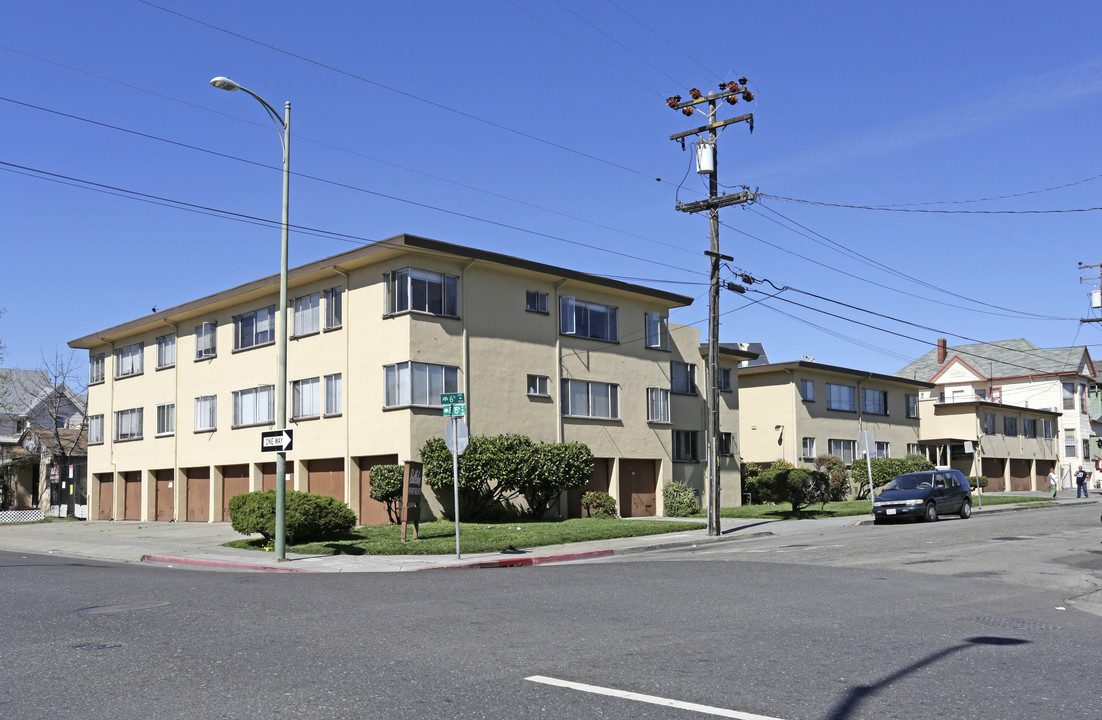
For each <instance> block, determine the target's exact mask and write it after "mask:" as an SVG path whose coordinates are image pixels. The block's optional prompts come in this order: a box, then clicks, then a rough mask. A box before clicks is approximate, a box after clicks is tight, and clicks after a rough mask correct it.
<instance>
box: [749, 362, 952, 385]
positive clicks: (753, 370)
mask: <svg viewBox="0 0 1102 720" xmlns="http://www.w3.org/2000/svg"><path fill="white" fill-rule="evenodd" d="M799 369H804V370H817V371H819V372H831V373H838V374H841V375H853V376H854V377H858V378H866V379H868V380H879V381H880V382H888V383H892V384H893V385H911V386H913V387H919V388H934V387H937V385H935V384H934V383H931V382H926V381H925V380H911V379H909V378H904V377H899V376H898V375H884V374H881V373H874V372H869V371H868V370H855V369H853V368H847V367H841V366H838V365H824V364H823V363H816V362H811V361H809V360H792V361H790V362H781V363H769V364H768V365H748V366H747V367H743V368H739V371H738V374H739V375H740V376H743V375H765V374H766V373H772V372H782V371H785V370H799Z"/></svg>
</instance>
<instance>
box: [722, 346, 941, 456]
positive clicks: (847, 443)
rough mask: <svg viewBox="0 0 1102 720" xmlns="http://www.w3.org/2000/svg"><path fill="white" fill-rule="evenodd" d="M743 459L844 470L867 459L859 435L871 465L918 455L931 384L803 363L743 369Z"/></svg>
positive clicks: (741, 438) (740, 419) (741, 379)
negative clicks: (868, 436)
mask: <svg viewBox="0 0 1102 720" xmlns="http://www.w3.org/2000/svg"><path fill="white" fill-rule="evenodd" d="M738 374H739V379H738V382H739V388H738V393H739V404H740V406H741V410H740V412H739V438H740V451H741V455H742V458H743V459H744V460H747V461H751V462H759V463H770V462H773V461H774V460H786V461H788V462H790V463H792V464H794V465H797V466H803V467H812V466H813V465H814V460H815V458H816V456H818V455H834V456H837V457H839V458H841V459H842V461H843V462H845V463H846V464H847V465H849V464H851V463H852V462H853V461H854V460H855V459H857V458H861V457H864V455H865V450H866V449H865V447H863V446H861V445H859V442H858V440H859V437H860V433H861V431H871V432H872V438H873V440H872V444H871V445H870V446H869V448H868V451H869V454H870V455H871V456H872V457H893V458H901V457H903V456H905V455H907V454H909V453H913V452H920V451H921V449H920V446H919V410H918V397H919V392H920V391H922V390H928V389H929V388H932V387H933V384H932V383H928V382H924V381H918V380H907V379H905V378H900V377H896V376H893V375H880V374H878V373H872V372H866V371H864V370H853V369H850V368H844V367H838V366H834V365H824V364H821V363H816V362H812V361H808V360H799V361H794V362H783V363H770V364H766V365H750V366H747V367H741V368H739V371H738Z"/></svg>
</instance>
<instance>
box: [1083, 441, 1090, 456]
mask: <svg viewBox="0 0 1102 720" xmlns="http://www.w3.org/2000/svg"><path fill="white" fill-rule="evenodd" d="M1090 456H1091V441H1090V440H1084V441H1083V459H1085V460H1089V459H1090Z"/></svg>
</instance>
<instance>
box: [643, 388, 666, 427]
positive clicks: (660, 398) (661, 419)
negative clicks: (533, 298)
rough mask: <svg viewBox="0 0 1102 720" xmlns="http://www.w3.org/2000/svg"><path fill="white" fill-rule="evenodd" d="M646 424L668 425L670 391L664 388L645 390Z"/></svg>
mask: <svg viewBox="0 0 1102 720" xmlns="http://www.w3.org/2000/svg"><path fill="white" fill-rule="evenodd" d="M647 422H652V423H664V424H667V425H668V424H669V423H670V391H669V390H667V389H666V388H660V387H649V388H647Z"/></svg>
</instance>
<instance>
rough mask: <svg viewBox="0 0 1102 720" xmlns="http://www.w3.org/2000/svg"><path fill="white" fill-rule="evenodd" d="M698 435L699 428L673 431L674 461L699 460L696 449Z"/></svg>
mask: <svg viewBox="0 0 1102 720" xmlns="http://www.w3.org/2000/svg"><path fill="white" fill-rule="evenodd" d="M699 435H700V431H699V430H674V431H673V461H674V462H700V454H699V453H698V451H697V445H698V444H699V442H698V440H699Z"/></svg>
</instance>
